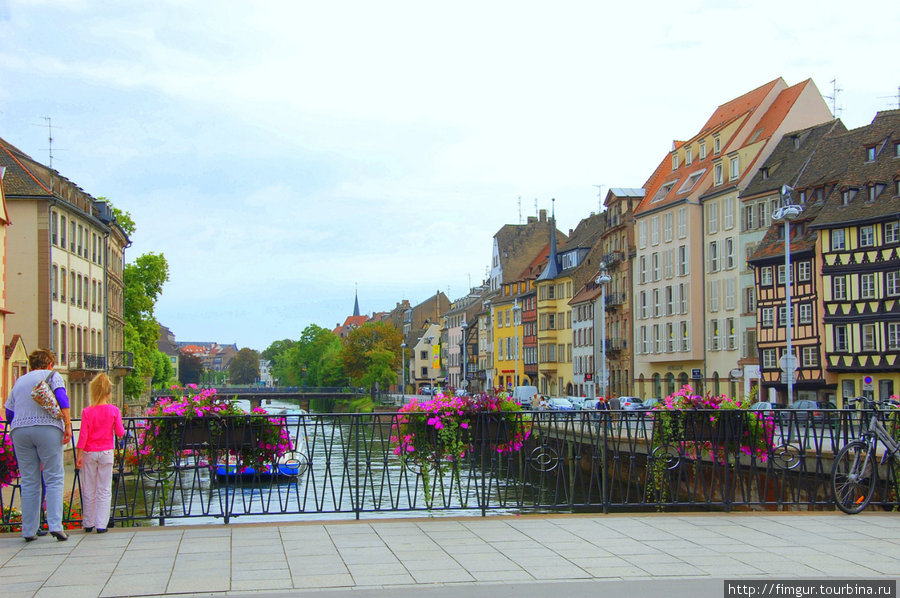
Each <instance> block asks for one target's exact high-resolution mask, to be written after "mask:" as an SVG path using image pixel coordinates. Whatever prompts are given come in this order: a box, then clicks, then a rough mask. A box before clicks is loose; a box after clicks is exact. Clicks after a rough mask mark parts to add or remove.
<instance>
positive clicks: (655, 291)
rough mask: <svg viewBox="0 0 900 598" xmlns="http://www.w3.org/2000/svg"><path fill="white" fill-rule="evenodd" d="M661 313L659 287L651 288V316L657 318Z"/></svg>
mask: <svg viewBox="0 0 900 598" xmlns="http://www.w3.org/2000/svg"><path fill="white" fill-rule="evenodd" d="M661 315H662V302H661V301H660V296H659V289H653V317H655V318H658V317H659V316H661Z"/></svg>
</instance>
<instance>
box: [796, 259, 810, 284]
mask: <svg viewBox="0 0 900 598" xmlns="http://www.w3.org/2000/svg"><path fill="white" fill-rule="evenodd" d="M811 279H812V262H808V261H806V262H799V263H798V264H797V280H799V281H800V282H809V281H810V280H811Z"/></svg>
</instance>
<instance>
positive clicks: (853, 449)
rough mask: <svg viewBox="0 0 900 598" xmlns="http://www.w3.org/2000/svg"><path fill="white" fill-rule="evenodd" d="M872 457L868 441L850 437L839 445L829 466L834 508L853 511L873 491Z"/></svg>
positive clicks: (863, 507)
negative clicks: (835, 455)
mask: <svg viewBox="0 0 900 598" xmlns="http://www.w3.org/2000/svg"><path fill="white" fill-rule="evenodd" d="M876 467H877V464H876V460H875V455H874V454H872V452H871V450H870V448H869V445H868V444H866V443H865V442H862V441H859V440H857V441H854V442H851V443H849V444H848V445H847V446H845V447H844V448H842V449H841V451H840V452H839V453H838V454H837V457H835V459H834V466H833V467H832V469H831V493H832V497H833V498H834V502H835V504H837V506H838V508H839V509H840V510H841V511H843V512H844V513H847V514H848V515H853V514H855V513H859V512H860V511H862V510H863V509H865V508H866V506H868V504H869V501H870V500H872V493H873V492H874V491H875V482H876V476H877V472H876Z"/></svg>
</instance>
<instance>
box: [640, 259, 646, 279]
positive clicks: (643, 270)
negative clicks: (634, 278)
mask: <svg viewBox="0 0 900 598" xmlns="http://www.w3.org/2000/svg"><path fill="white" fill-rule="evenodd" d="M640 262H641V284H644V283H645V282H647V256H646V255H642V256H641V260H640Z"/></svg>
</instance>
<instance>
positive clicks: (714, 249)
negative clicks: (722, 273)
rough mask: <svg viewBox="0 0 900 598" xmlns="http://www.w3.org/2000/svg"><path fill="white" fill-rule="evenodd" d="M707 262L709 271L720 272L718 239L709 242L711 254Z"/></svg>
mask: <svg viewBox="0 0 900 598" xmlns="http://www.w3.org/2000/svg"><path fill="white" fill-rule="evenodd" d="M708 260H709V261H708V262H707V268H706V271H707V272H718V271H719V242H718V241H710V243H709V255H708Z"/></svg>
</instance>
